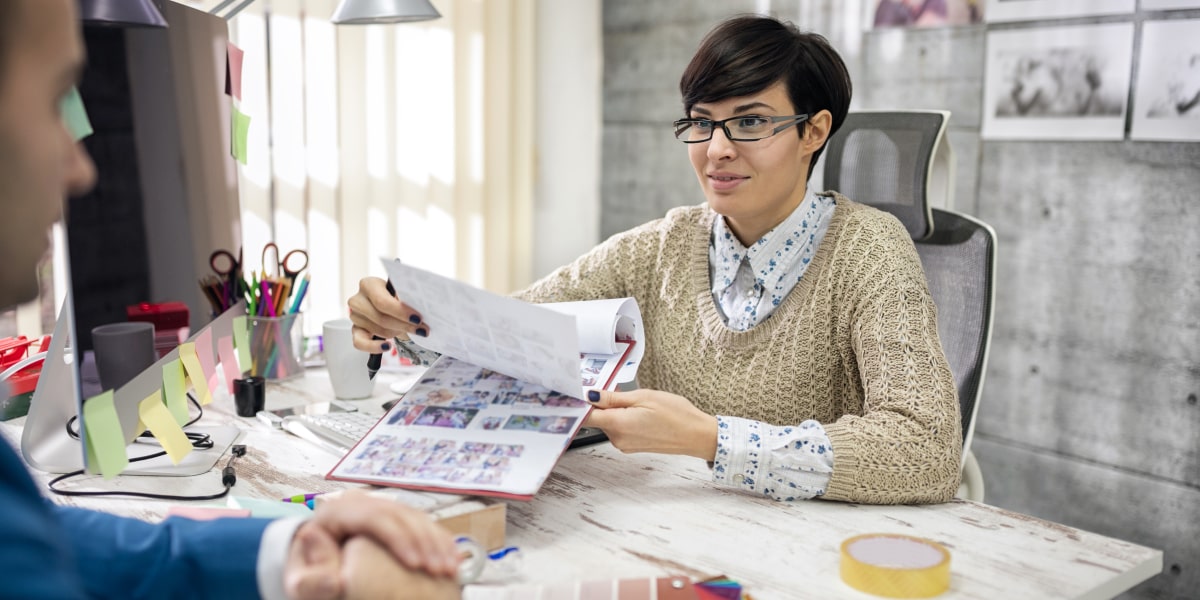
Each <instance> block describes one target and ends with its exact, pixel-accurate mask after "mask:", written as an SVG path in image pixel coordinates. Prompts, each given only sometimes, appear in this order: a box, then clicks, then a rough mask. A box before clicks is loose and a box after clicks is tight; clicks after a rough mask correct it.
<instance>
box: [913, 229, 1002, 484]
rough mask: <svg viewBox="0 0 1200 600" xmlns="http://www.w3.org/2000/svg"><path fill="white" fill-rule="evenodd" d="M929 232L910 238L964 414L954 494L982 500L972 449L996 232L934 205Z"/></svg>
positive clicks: (986, 339)
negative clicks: (959, 473) (935, 312)
mask: <svg viewBox="0 0 1200 600" xmlns="http://www.w3.org/2000/svg"><path fill="white" fill-rule="evenodd" d="M931 214H932V216H933V234H932V235H931V236H929V237H928V238H926V239H924V240H917V241H914V244H915V245H916V247H917V254H919V255H920V256H921V265H922V266H923V267H924V269H925V278H926V280H927V281H928V282H929V292H930V294H931V295H932V296H933V302H934V304H935V305H937V309H938V315H937V320H938V337H939V338H940V339H941V341H942V349H943V351H944V352H945V353H946V360H947V362H949V363H950V372H951V373H953V374H954V385H955V387H956V388H958V403H959V410H960V412H961V414H962V432H963V481H962V485H960V486H959V493H958V496H959V497H960V498H966V499H968V500H974V501H977V502H982V501H983V492H984V486H983V474H982V473H981V472H980V470H979V462H978V461H977V460H976V459H975V455H974V454H973V453H972V452H971V439H972V438H973V437H974V434H975V415H976V413H977V412H978V410H979V398H980V396H981V394H982V392H983V379H984V373H985V372H986V370H987V359H988V350H989V348H990V347H991V343H992V312H993V305H994V298H995V281H996V232H995V231H993V230H992V228H991V227H989V226H988V225H987V224H986V223H984V222H982V221H979V220H977V219H974V218H972V217H968V216H967V215H963V214H959V213H956V212H953V211H948V210H941V209H937V208H935V209H932V211H931Z"/></svg>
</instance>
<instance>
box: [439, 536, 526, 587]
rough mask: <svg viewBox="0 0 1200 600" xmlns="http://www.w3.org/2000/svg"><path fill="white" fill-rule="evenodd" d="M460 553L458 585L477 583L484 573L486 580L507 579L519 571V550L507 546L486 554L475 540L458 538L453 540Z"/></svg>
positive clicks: (520, 561)
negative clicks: (461, 558)
mask: <svg viewBox="0 0 1200 600" xmlns="http://www.w3.org/2000/svg"><path fill="white" fill-rule="evenodd" d="M454 542H455V543H456V544H458V548H459V551H460V552H462V555H463V561H462V563H460V564H459V565H458V583H459V584H460V585H467V584H469V583H476V582H478V581H479V580H480V579H481V578H482V577H483V575H484V572H485V571H486V572H487V574H488V579H508V578H509V577H512V576H514V575H516V574H517V573H518V572H519V571H520V570H521V563H522V562H523V561H522V559H521V550H520V549H519V548H517V547H516V546H507V547H504V548H501V549H499V550H497V551H495V552H487V551H486V550H484V549H483V547H482V546H480V545H479V544H478V543H477V542H476V541H475V540H472V539H471V538H469V537H460V538H458V539H456V540H454Z"/></svg>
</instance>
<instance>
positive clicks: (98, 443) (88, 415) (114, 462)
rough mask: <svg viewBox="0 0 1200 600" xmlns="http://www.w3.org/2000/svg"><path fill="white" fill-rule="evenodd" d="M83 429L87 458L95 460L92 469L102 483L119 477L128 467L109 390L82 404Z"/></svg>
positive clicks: (121, 434) (123, 436) (123, 440)
mask: <svg viewBox="0 0 1200 600" xmlns="http://www.w3.org/2000/svg"><path fill="white" fill-rule="evenodd" d="M83 426H84V428H85V432H86V436H85V437H87V443H88V445H89V446H90V447H89V448H88V450H89V451H90V454H89V457H92V456H94V457H95V458H96V462H95V464H94V465H92V466H94V467H95V468H97V469H98V470H99V471H100V474H101V475H103V476H104V478H105V479H112V478H113V477H116V476H117V475H120V474H121V471H123V470H125V467H127V466H128V465H129V459H128V458H127V457H126V456H125V434H124V433H122V431H121V420H120V419H118V418H117V408H116V406H114V405H113V394H112V390H109V391H107V392H104V393H102V394H100V395H99V396H94V397H92V398H88V399H87V400H86V401H85V402H84V403H83Z"/></svg>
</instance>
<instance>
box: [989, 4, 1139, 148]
mask: <svg viewBox="0 0 1200 600" xmlns="http://www.w3.org/2000/svg"><path fill="white" fill-rule="evenodd" d="M1132 55H1133V24H1132V23H1113V24H1106V25H1079V26H1073V27H1046V28H1039V29H1020V30H1009V31H992V32H989V33H988V36H987V64H986V67H985V69H986V75H985V83H984V90H983V131H982V135H983V137H984V139H993V140H996V139H1011V140H1119V139H1122V138H1124V137H1125V112H1126V110H1127V109H1128V106H1127V102H1126V99H1127V97H1128V94H1129V77H1130V67H1131V62H1132Z"/></svg>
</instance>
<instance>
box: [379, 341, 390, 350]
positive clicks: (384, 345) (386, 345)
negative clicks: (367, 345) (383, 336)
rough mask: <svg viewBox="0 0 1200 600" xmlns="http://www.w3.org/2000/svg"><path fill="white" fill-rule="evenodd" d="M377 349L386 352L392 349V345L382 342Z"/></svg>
mask: <svg viewBox="0 0 1200 600" xmlns="http://www.w3.org/2000/svg"><path fill="white" fill-rule="evenodd" d="M379 348H380V349H381V350H383V351H384V352H387V351H388V350H391V349H392V345H391V344H389V343H387V342H384V343H383V344H382V345H380V346H379Z"/></svg>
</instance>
